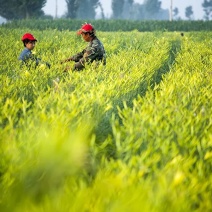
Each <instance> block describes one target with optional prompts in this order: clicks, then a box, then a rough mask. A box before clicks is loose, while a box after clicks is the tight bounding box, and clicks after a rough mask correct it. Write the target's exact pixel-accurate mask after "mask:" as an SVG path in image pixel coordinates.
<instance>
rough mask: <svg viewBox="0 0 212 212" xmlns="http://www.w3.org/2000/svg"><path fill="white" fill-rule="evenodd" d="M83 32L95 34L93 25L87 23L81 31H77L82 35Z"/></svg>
mask: <svg viewBox="0 0 212 212" xmlns="http://www.w3.org/2000/svg"><path fill="white" fill-rule="evenodd" d="M82 32H94V27H93V26H92V25H91V24H87V23H85V24H84V25H82V27H81V29H79V30H78V31H77V34H78V35H81V34H82Z"/></svg>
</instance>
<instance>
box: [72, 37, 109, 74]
mask: <svg viewBox="0 0 212 212" xmlns="http://www.w3.org/2000/svg"><path fill="white" fill-rule="evenodd" d="M71 58H72V60H73V61H75V62H76V64H75V65H74V70H78V71H79V70H82V69H83V68H84V67H85V64H86V63H88V64H90V63H92V62H93V61H100V62H102V63H103V65H106V53H105V49H104V46H103V44H102V43H101V41H100V40H99V39H98V38H97V37H94V39H93V40H92V41H90V42H89V44H88V46H87V47H86V48H85V49H84V50H83V51H82V52H80V53H77V54H76V55H74V56H72V57H71Z"/></svg>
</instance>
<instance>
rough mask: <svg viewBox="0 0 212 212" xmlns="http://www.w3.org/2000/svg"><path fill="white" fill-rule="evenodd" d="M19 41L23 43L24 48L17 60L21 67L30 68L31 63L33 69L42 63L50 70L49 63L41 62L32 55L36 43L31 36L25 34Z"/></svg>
mask: <svg viewBox="0 0 212 212" xmlns="http://www.w3.org/2000/svg"><path fill="white" fill-rule="evenodd" d="M21 40H22V41H23V44H24V47H25V48H24V50H23V51H22V52H21V54H20V56H19V57H18V60H20V61H21V62H22V65H23V64H25V65H26V66H27V67H29V68H30V67H31V64H33V63H35V67H37V65H38V64H39V63H44V64H46V66H47V67H48V68H50V64H49V63H46V62H41V59H39V58H37V57H35V55H33V54H32V50H33V49H34V48H35V44H36V42H37V39H36V38H35V37H34V36H33V35H32V34H30V33H25V34H24V35H23V36H22V39H21Z"/></svg>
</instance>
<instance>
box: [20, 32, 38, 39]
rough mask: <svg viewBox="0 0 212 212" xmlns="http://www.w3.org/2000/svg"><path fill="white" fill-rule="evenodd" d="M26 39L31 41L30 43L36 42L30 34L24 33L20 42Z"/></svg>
mask: <svg viewBox="0 0 212 212" xmlns="http://www.w3.org/2000/svg"><path fill="white" fill-rule="evenodd" d="M26 39H28V40H32V41H37V39H36V38H35V37H34V36H33V35H32V34H30V33H25V34H24V35H23V36H22V38H21V40H22V41H23V40H26Z"/></svg>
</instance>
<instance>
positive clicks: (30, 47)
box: [26, 41, 36, 50]
mask: <svg viewBox="0 0 212 212" xmlns="http://www.w3.org/2000/svg"><path fill="white" fill-rule="evenodd" d="M35 44H36V41H29V42H28V43H26V48H27V49H29V50H33V49H34V48H35Z"/></svg>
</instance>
